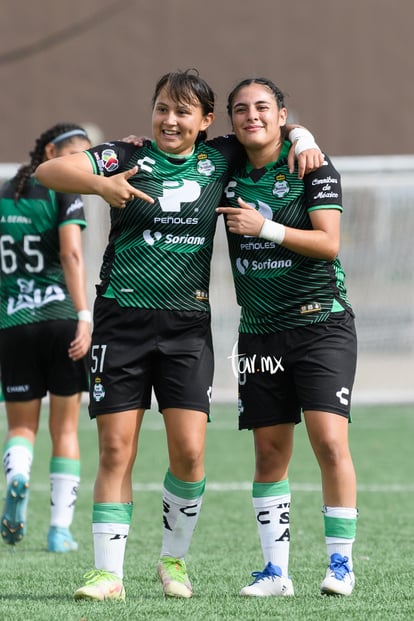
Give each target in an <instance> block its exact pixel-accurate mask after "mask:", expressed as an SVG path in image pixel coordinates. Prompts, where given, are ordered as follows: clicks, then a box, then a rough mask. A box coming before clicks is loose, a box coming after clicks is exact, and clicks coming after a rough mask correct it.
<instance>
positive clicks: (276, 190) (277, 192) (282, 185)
mask: <svg viewBox="0 0 414 621" xmlns="http://www.w3.org/2000/svg"><path fill="white" fill-rule="evenodd" d="M289 192H290V187H289V184H288V182H287V181H286V176H285V175H284V174H283V173H279V174H277V175H276V181H275V185H274V186H273V190H272V194H273V195H274V196H277V197H278V198H283V197H284V196H286V194H289Z"/></svg>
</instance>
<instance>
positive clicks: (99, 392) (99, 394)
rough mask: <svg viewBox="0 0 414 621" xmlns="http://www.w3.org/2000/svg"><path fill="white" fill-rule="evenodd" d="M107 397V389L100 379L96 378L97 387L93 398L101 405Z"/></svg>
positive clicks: (94, 388) (94, 389)
mask: <svg viewBox="0 0 414 621" xmlns="http://www.w3.org/2000/svg"><path fill="white" fill-rule="evenodd" d="M104 397H105V388H104V387H103V385H102V380H101V378H100V377H97V378H95V386H94V387H93V398H94V400H95V401H96V402H97V403H99V401H102V399H103V398H104Z"/></svg>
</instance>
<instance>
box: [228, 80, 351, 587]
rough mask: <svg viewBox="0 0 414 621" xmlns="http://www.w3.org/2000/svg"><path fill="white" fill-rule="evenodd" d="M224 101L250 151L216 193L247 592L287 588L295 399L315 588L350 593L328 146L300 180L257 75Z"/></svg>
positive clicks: (341, 304) (278, 104) (265, 83)
mask: <svg viewBox="0 0 414 621" xmlns="http://www.w3.org/2000/svg"><path fill="white" fill-rule="evenodd" d="M228 112H229V115H230V117H231V121H232V125H233V129H234V132H235V134H236V136H237V137H238V139H239V141H240V142H241V143H242V144H243V146H244V147H245V149H246V152H247V156H248V163H247V164H246V165H245V166H243V167H241V168H240V170H239V171H238V172H237V174H235V175H233V177H232V180H231V181H230V183H229V184H228V186H227V188H226V191H225V195H226V197H227V200H228V202H229V204H230V205H231V207H225V208H220V209H218V212H220V213H224V214H226V220H227V229H228V242H229V251H230V258H231V265H232V270H233V276H234V282H235V287H236V294H237V299H238V303H239V305H240V306H241V318H240V327H239V343H238V358H237V365H238V371H239V427H240V429H246V428H247V429H253V437H254V445H255V454H256V469H255V476H254V482H253V490H252V494H253V507H254V510H255V513H256V518H257V526H258V531H259V536H260V541H261V546H262V551H263V556H264V561H265V568H264V570H263V571H259V572H254V573H253V577H254V578H255V580H254V581H253V583H252V584H250V585H248V586H246V587H244V588H243V589H242V590H241V592H240V594H241V595H245V596H267V595H293V584H292V580H291V579H290V577H289V573H288V560H289V543H290V528H289V508H290V499H291V496H290V488H289V480H288V466H289V461H290V458H291V455H292V450H293V435H294V427H295V424H296V423H298V422H299V421H300V418H301V410H302V411H303V415H304V419H305V423H306V427H307V431H308V435H309V439H310V442H311V445H312V448H313V450H314V453H315V455H316V458H317V461H318V464H319V466H320V469H321V474H322V491H323V502H324V508H323V514H324V524H325V536H326V544H327V552H328V557H329V567H328V570H327V572H326V577H325V579H324V580H323V581H322V584H321V591H322V592H323V593H327V594H329V593H333V594H342V595H350V594H351V592H352V589H353V586H354V573H353V568H352V543H353V541H354V538H355V530H356V518H357V510H356V478H355V472H354V467H353V464H352V458H351V455H350V451H349V446H348V422H349V412H350V402H351V391H352V386H353V380H354V374H355V366H356V334H355V328H354V315H353V312H352V309H351V306H350V304H349V301H348V298H347V294H346V289H345V285H344V272H343V269H342V266H341V263H340V261H339V259H338V256H337V255H338V250H339V241H340V214H341V211H342V196H341V182H340V176H339V174H338V173H337V171H336V170H335V168H334V167H333V165H332V163H331V162H330V160H329V158H328V157H325V163H324V165H323V166H321V167H320V168H319V169H317V170H316V171H314V172H311V173H309V174H307V175H305V176H304V179H303V181H302V180H300V179H298V177H297V175H296V174H294V173H293V174H292V173H291V172H290V171H289V169H288V166H287V159H286V158H287V153H288V150H289V148H290V143H289V141H286V140H285V123H286V117H287V110H286V108H285V105H284V98H283V93H282V92H281V91H280V90H279V89H278V88H277V87H276V86H275V85H274V84H273V83H272V82H271V81H270V80H267V79H251V80H244V81H243V82H241V83H240V84H239V85H238V86H237V87H236V88H235V89H234V90H233V91H232V92H231V93H230V95H229V98H228Z"/></svg>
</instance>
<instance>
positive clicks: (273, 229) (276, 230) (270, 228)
mask: <svg viewBox="0 0 414 621" xmlns="http://www.w3.org/2000/svg"><path fill="white" fill-rule="evenodd" d="M285 231H286V227H285V226H283V224H279V222H273V220H269V219H268V218H266V219H265V221H264V222H263V226H262V228H261V229H260V233H259V237H261V238H262V239H268V240H269V241H273V242H276V244H281V243H282V242H283V240H284V239H285Z"/></svg>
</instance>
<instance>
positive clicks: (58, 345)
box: [0, 319, 89, 401]
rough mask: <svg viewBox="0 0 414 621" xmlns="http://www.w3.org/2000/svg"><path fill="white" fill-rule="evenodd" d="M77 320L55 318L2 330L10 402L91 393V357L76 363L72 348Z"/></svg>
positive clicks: (1, 357) (0, 352)
mask: <svg viewBox="0 0 414 621" xmlns="http://www.w3.org/2000/svg"><path fill="white" fill-rule="evenodd" d="M76 327H77V321H76V320H74V319H55V320H51V321H41V322H38V323H31V324H24V325H21V326H15V327H13V328H7V329H6V330H0V365H1V382H2V387H3V394H4V397H5V400H6V401H31V400H32V399H41V398H42V397H44V396H45V395H46V393H47V392H50V393H52V394H54V395H57V396H60V397H69V396H70V395H75V394H77V393H80V392H87V391H88V389H89V386H88V368H87V362H88V357H87V356H85V357H84V358H82V359H81V360H77V361H76V362H74V361H73V360H71V359H70V358H69V356H68V349H69V345H70V343H71V341H73V339H74V337H75V334H76Z"/></svg>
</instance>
